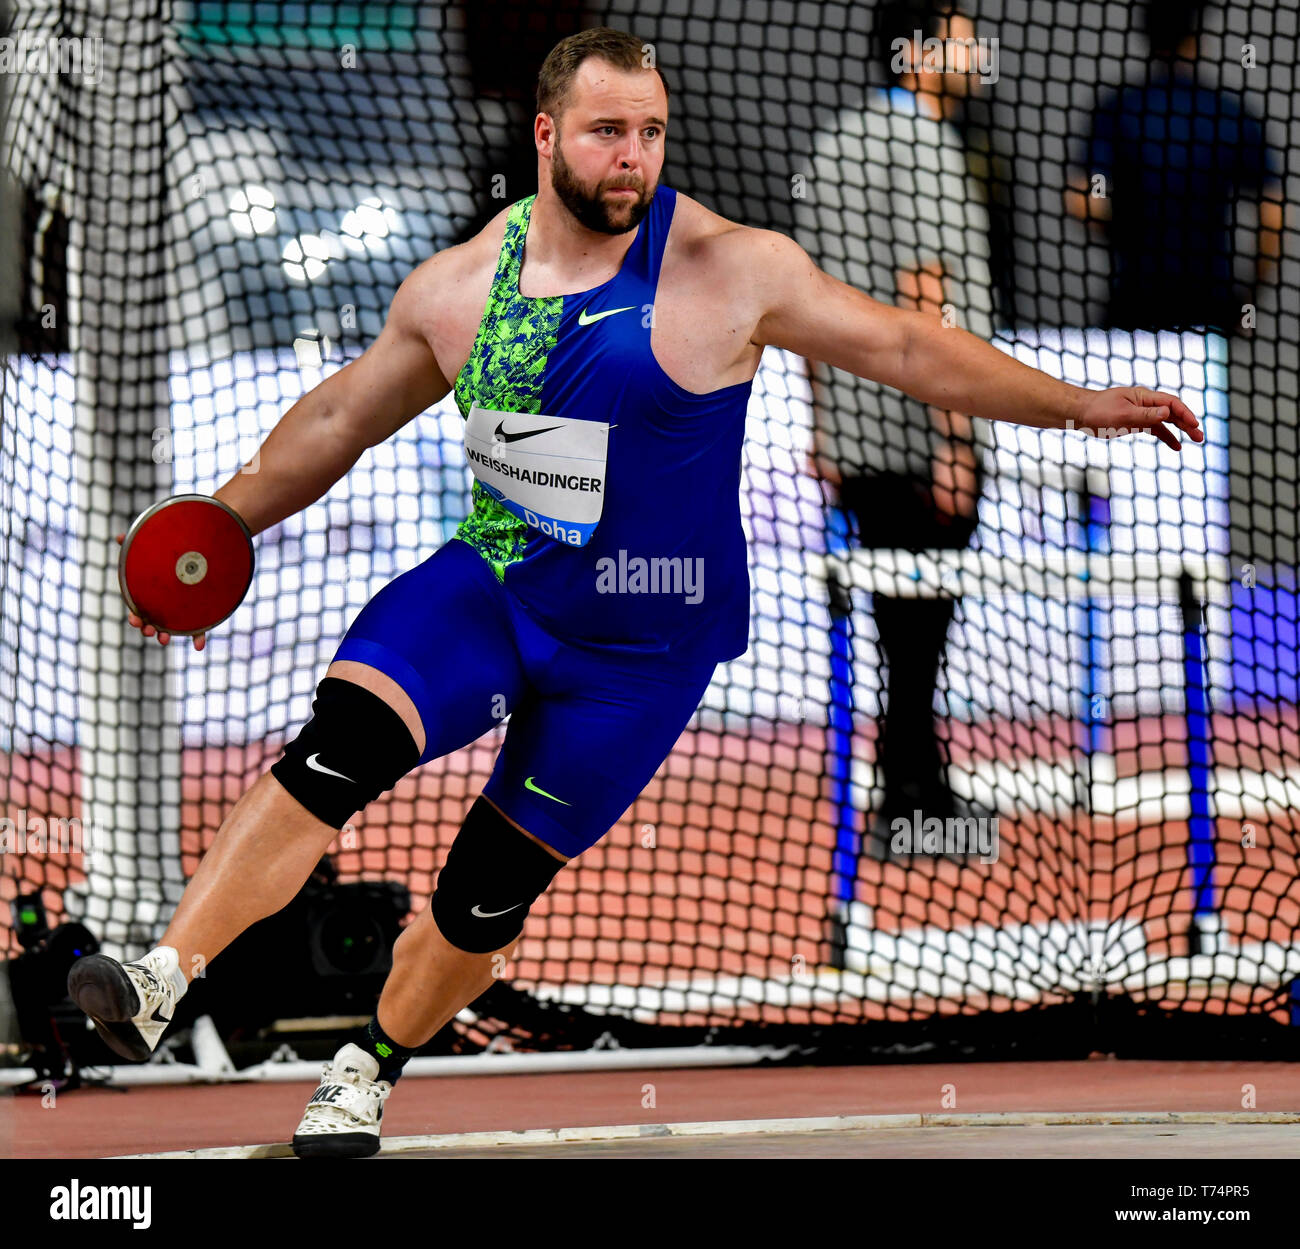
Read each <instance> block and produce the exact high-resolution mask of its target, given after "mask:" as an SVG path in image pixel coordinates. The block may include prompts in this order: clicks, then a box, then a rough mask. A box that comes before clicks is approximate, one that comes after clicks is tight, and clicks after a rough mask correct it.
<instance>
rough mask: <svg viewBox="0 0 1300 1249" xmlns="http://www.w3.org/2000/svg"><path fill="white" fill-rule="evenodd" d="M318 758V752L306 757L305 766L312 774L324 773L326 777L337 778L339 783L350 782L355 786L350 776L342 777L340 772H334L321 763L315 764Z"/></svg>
mask: <svg viewBox="0 0 1300 1249" xmlns="http://www.w3.org/2000/svg"><path fill="white" fill-rule="evenodd" d="M319 758H320V752H319V751H317V752H316V754H314V755H308V756H307V766H308V767H309V768H311V770H312V771H313V772H324V773H325V775H326V776H337V777H338V778H339V780H341V781H351V783H352V784H353V785H355V784H356V781H353V780H352V778H351V777H350V776H344V775H343V773H342V772H336V771H334V769H333V768H327V767H326V766H325V765H324V764H323V763H317V762H316V760H317V759H319Z"/></svg>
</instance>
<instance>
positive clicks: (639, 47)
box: [537, 26, 668, 120]
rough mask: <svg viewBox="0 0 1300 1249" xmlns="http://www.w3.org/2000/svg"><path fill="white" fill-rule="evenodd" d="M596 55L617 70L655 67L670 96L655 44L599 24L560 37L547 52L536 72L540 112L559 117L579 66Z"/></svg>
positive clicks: (665, 93)
mask: <svg viewBox="0 0 1300 1249" xmlns="http://www.w3.org/2000/svg"><path fill="white" fill-rule="evenodd" d="M593 56H594V57H599V58H600V60H602V61H608V62H609V64H610V65H612V66H613V67H614V68H615V69H623V70H633V69H653V70H654V71H655V73H657V74H658V75H659V81H660V82H662V83H663V85H664V96H665V97H666V96H667V95H668V80H667V79H666V78H665V77H664V74H663V70H661V69H660V68H659V66H658V65H657V64H656V63H655V62H656V58H655V54H654V45H653V44H650V43H646V42H645V41H644V40H641V39H638V38H637V37H636V36H635V35H629V34H628V33H627V31H624V30H614V29H613V28H612V27H609V26H597V27H595V28H594V29H592V30H582V31H579V32H578V33H577V34H576V35H570V36H569V37H568V38H567V39H561V40H560V42H559V43H557V44H556V45H555V47H553V48H552V49H551V50H550V52H549V53H548V54H547V57H546V60H545V61H543V62H542V68H541V72H540V73H539V74H538V75H537V111H538V112H539V113H549V114H550V115H551V116H552V117H554V118H556V120H558V119H559V116H560V114H561V113H562V112H563V111H564V106H565V105H566V104H567V103H568V97H569V88H570V87H571V86H572V85H573V79H574V77H575V76H576V75H577V73H578V67H579V66H580V65H581V64H582V63H583V61H585V60H587V58H588V57H593ZM647 59H648V60H649V64H647Z"/></svg>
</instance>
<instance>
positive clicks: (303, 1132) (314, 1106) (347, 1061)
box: [293, 1043, 393, 1158]
mask: <svg viewBox="0 0 1300 1249" xmlns="http://www.w3.org/2000/svg"><path fill="white" fill-rule="evenodd" d="M378 1074H379V1063H378V1062H377V1061H376V1060H375V1058H374V1057H373V1056H372V1055H370V1054H367V1053H366V1051H365V1050H363V1049H362V1048H361V1047H360V1046H359V1045H352V1044H351V1043H349V1044H347V1045H345V1046H344V1047H343V1048H342V1049H341V1050H339V1052H338V1053H337V1054H335V1055H334V1060H333V1061H332V1062H329V1063H326V1064H325V1066H324V1067H323V1068H322V1070H321V1077H320V1086H319V1087H318V1088H317V1089H316V1091H315V1092H314V1093H313V1094H312V1095H311V1101H309V1102H308V1103H307V1110H306V1113H304V1115H303V1117H302V1122H301V1123H299V1124H298V1130H297V1131H296V1132H295V1133H294V1134H293V1152H294V1153H295V1154H297V1155H298V1157H299V1158H369V1157H370V1156H371V1155H372V1154H377V1153H378V1152H379V1131H380V1122H381V1120H382V1119H383V1117H384V1102H386V1101H387V1100H388V1095H389V1094H390V1093H391V1092H392V1091H393V1086H392V1085H391V1084H389V1083H388V1081H387V1080H376V1079H375V1077H376V1076H377V1075H378Z"/></svg>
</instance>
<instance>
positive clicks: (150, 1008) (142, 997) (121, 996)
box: [68, 945, 189, 1062]
mask: <svg viewBox="0 0 1300 1249" xmlns="http://www.w3.org/2000/svg"><path fill="white" fill-rule="evenodd" d="M188 988H189V982H188V981H187V980H186V979H185V973H184V972H183V971H181V968H180V962H179V958H178V955H177V953H176V951H175V950H174V949H172V947H171V946H169V945H160V946H157V947H155V948H154V949H152V950H150V951H149V953H148V954H146V955H145V956H144V957H143V958H142V959H140V960H139V961H138V962H135V963H119V962H118V961H117V960H116V959H113V958H109V957H108V956H107V955H106V954H88V955H87V956H86V957H85V958H80V959H78V960H77V961H76V962H75V963H73V964H72V970H71V971H70V972H68V996H69V997H71V998H72V1000H73V1001H74V1002H76V1004H77V1005H78V1006H79V1007H81V1009H82V1010H84V1011H85V1012H86V1014H87V1015H89V1016H90V1019H91V1022H92V1023H93V1024H94V1025H95V1031H96V1032H98V1033H99V1035H100V1036H101V1037H103V1038H104V1042H105V1044H107V1045H108V1047H109V1049H111V1050H113V1051H114V1052H115V1053H117V1054H121V1055H122V1057H123V1058H129V1059H131V1060H132V1061H133V1062H143V1061H144V1060H145V1059H146V1058H148V1057H149V1055H150V1054H152V1053H153V1051H154V1050H155V1049H156V1048H157V1047H158V1042H159V1041H160V1040H161V1039H162V1034H163V1033H164V1032H166V1031H167V1025H168V1024H170V1023H171V1021H172V1017H173V1016H174V1015H175V1013H176V1003H177V1002H179V1001H180V999H181V998H182V997H184V996H185V991H186V990H187V989H188Z"/></svg>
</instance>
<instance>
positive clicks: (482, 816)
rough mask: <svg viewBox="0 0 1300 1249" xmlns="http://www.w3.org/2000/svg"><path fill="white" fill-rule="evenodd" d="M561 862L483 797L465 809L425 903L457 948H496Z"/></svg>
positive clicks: (517, 927) (515, 930) (511, 934)
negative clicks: (457, 830) (445, 858)
mask: <svg viewBox="0 0 1300 1249" xmlns="http://www.w3.org/2000/svg"><path fill="white" fill-rule="evenodd" d="M563 866H564V863H563V862H562V861H561V860H559V859H557V858H556V857H555V856H554V855H552V854H548V853H547V852H546V851H545V850H543V849H542V847H541V846H539V845H538V844H537V842H535V841H533V840H532V839H531V838H529V837H525V836H524V835H523V833H521V832H520V831H519V830H518V829H517V828H515V827H514V825H512V824H511V823H510V822H509V821H508V820H507V819H506V818H505V817H504V816H503V815H502V814H501V813H500V812H499V811H498V810H497V809H496V807H494V806H493V805H492V804H491V803H490V802H488V800H487V799H486V798H480V799H478V801H477V802H475V803H474V805H473V806H472V807H471V808H470V809H469V814H468V815H467V816H466V817H465V823H464V824H462V825H461V827H460V832H458V833H457V834H456V839H455V841H453V842H452V843H451V850H450V851H449V852H448V854H447V861H446V863H444V864H443V865H442V871H440V872H439V873H438V885H437V888H436V889H435V890H434V891H433V899H432V901H431V902H430V906H431V907H432V908H433V919H434V922H435V923H436V924H437V925H438V931H439V932H441V933H442V935H443V936H444V937H445V938H446V939H447V941H448V942H449V943H450V944H451V945H454V946H455V947H456V948H457V949H458V950H464V951H466V953H469V954H486V953H487V952H488V951H489V950H500V949H501V948H503V947H504V946H507V945H509V944H510V942H512V941H513V940H514V939H515V938H516V937H517V936H519V934H520V933H521V932H523V930H524V920H525V919H526V918H527V917H528V912H529V910H530V909H531V907H532V905H533V903H534V902H536V901H537V899H538V898H539V897H541V895H542V894H543V893H545V892H546V889H547V886H548V885H550V883H551V881H552V879H553V878H554V876H555V874H556V872H558V871H559V870H560V868H562V867H563Z"/></svg>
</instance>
